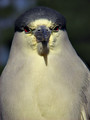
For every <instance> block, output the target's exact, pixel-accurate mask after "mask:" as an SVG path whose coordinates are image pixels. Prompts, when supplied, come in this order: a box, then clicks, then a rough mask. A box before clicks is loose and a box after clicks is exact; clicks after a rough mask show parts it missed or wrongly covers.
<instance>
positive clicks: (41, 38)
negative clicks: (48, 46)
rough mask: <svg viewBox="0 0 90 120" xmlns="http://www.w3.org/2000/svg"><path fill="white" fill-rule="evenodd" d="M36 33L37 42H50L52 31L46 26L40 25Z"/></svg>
mask: <svg viewBox="0 0 90 120" xmlns="http://www.w3.org/2000/svg"><path fill="white" fill-rule="evenodd" d="M34 35H35V37H36V39H37V42H42V43H43V42H45V43H48V41H49V38H50V35H51V31H50V29H49V28H47V27H46V26H39V27H38V28H37V29H36V30H35V31H34Z"/></svg>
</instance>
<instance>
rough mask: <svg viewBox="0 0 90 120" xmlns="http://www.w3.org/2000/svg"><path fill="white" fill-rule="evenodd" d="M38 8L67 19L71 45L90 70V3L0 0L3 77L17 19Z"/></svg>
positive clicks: (82, 0) (1, 67)
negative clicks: (43, 8) (48, 10)
mask: <svg viewBox="0 0 90 120" xmlns="http://www.w3.org/2000/svg"><path fill="white" fill-rule="evenodd" d="M35 6H47V7H50V8H53V9H56V10H57V11H59V12H60V13H61V14H63V15H64V16H65V17H66V20H67V31H68V35H69V38H70V41H71V43H72V45H73V46H74V48H75V50H76V51H77V53H78V55H79V56H80V57H81V59H82V60H83V61H84V62H85V63H86V65H87V66H88V67H89V68H90V0H74V1H73V0H0V74H1V72H2V70H3V68H4V66H5V65H6V63H7V60H8V55H9V51H10V47H11V43H12V39H13V35H14V22H15V20H16V18H17V17H18V16H19V15H20V14H22V13H23V12H24V11H26V10H28V9H29V8H32V7H35Z"/></svg>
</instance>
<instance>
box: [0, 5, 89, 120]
mask: <svg viewBox="0 0 90 120" xmlns="http://www.w3.org/2000/svg"><path fill="white" fill-rule="evenodd" d="M89 83H90V71H89V69H88V68H87V66H86V65H85V63H84V62H83V61H82V60H81V58H80V57H79V56H78V54H77V53H76V51H75V49H74V48H73V46H72V44H71V42H70V40H69V37H68V33H67V27H66V19H65V17H64V16H63V15H62V14H61V13H59V12H58V11H56V10H54V9H52V8H48V7H43V6H38V7H34V8H30V9H29V10H28V11H26V12H25V13H23V14H22V15H21V16H20V17H18V18H17V19H16V22H15V33H14V37H13V40H12V45H11V50H10V55H9V58H8V61H7V64H6V66H5V68H4V70H3V72H2V74H1V78H0V119H1V120H89V115H90V111H89V109H90V108H89V107H90V102H89V96H88V95H89V94H90V93H89V89H90V87H89Z"/></svg>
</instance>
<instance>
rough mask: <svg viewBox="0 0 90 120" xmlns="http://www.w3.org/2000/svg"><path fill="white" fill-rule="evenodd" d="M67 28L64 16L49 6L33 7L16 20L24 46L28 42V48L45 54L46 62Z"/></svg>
mask: <svg viewBox="0 0 90 120" xmlns="http://www.w3.org/2000/svg"><path fill="white" fill-rule="evenodd" d="M65 30H66V20H65V18H64V16H62V15H61V14H60V13H59V12H57V11H55V10H53V9H50V8H47V7H36V8H32V9H30V10H28V11H26V12H25V13H24V14H23V15H21V16H20V17H19V18H18V19H17V20H16V22H15V32H18V33H19V35H20V36H22V38H21V39H22V42H23V43H24V46H25V44H27V46H29V47H28V49H30V50H32V51H34V52H37V54H38V55H39V56H43V57H44V59H45V61H46V63H47V56H48V55H49V53H50V52H51V51H53V50H54V49H55V48H56V46H57V44H58V39H60V38H59V37H60V36H61V34H62V32H64V31H65ZM20 33H21V34H20Z"/></svg>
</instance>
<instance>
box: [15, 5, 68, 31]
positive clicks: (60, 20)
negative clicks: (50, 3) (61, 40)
mask: <svg viewBox="0 0 90 120" xmlns="http://www.w3.org/2000/svg"><path fill="white" fill-rule="evenodd" d="M40 18H44V19H48V20H51V21H52V22H54V23H55V24H61V25H62V27H63V29H66V20H65V18H64V16H63V15H61V14H60V13H59V12H57V11H55V10H53V9H51V8H47V7H36V8H32V9H29V10H28V11H26V12H25V13H24V14H23V15H21V16H20V17H19V18H18V19H17V20H16V22H15V31H19V32H21V31H23V30H24V27H25V26H26V25H27V24H29V23H30V22H32V21H34V20H36V19H40Z"/></svg>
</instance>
